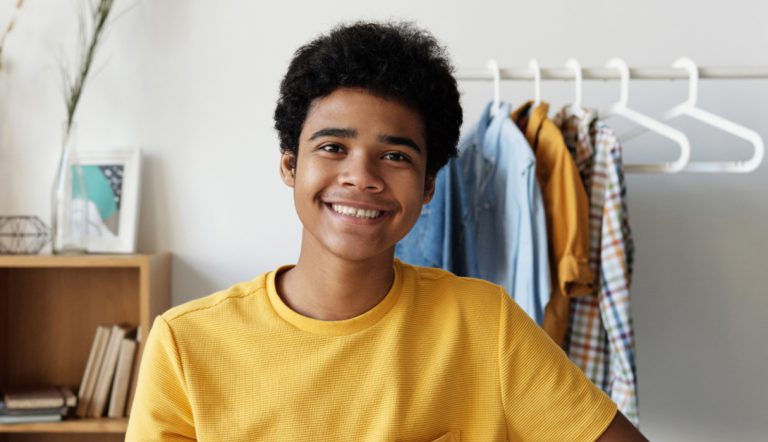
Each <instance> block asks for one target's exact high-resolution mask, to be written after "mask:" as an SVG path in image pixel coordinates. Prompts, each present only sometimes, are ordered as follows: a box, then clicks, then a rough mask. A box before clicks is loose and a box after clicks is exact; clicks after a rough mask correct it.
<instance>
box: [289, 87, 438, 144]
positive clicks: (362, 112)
mask: <svg viewBox="0 0 768 442" xmlns="http://www.w3.org/2000/svg"><path fill="white" fill-rule="evenodd" d="M325 127H344V128H347V129H355V130H357V132H358V133H360V134H361V135H362V136H365V135H366V134H368V135H378V134H380V133H387V134H389V135H398V136H409V137H413V138H418V141H421V144H422V145H423V142H424V123H423V119H422V117H421V115H420V114H419V113H418V112H417V111H415V110H413V109H411V108H410V107H408V106H406V105H404V104H402V103H400V102H398V101H396V100H392V99H387V98H382V97H378V96H376V95H373V94H371V93H370V92H368V91H366V90H365V89H360V88H339V89H336V90H335V91H333V92H332V93H330V94H329V95H326V96H324V97H320V98H317V99H315V100H314V101H313V102H312V104H311V105H310V108H309V111H308V112H307V118H306V120H305V121H304V126H303V128H302V134H301V139H302V140H306V139H307V138H308V137H309V136H310V135H311V134H312V133H313V132H314V131H316V130H318V129H323V128H325Z"/></svg>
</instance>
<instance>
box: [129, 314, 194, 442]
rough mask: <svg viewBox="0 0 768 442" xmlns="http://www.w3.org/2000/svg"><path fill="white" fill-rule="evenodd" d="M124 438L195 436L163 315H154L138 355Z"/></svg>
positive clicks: (181, 373) (181, 374) (180, 371)
mask: <svg viewBox="0 0 768 442" xmlns="http://www.w3.org/2000/svg"><path fill="white" fill-rule="evenodd" d="M125 440H126V441H145V440H157V441H189V440H196V437H195V425H194V419H193V417H192V408H191V406H190V404H189V399H188V396H187V389H186V383H185V381H184V371H183V367H182V366H181V362H180V359H179V354H178V349H177V347H176V341H175V339H174V337H173V332H172V330H171V328H170V326H169V325H168V323H167V322H166V321H165V320H164V319H163V318H162V316H158V317H157V318H156V319H155V322H154V324H153V325H152V329H151V330H150V332H149V337H148V339H147V342H146V345H145V348H144V353H143V355H142V357H141V367H140V369H139V377H138V381H137V386H136V395H135V397H134V400H133V407H132V408H131V414H130V418H129V421H128V430H127V433H126V438H125Z"/></svg>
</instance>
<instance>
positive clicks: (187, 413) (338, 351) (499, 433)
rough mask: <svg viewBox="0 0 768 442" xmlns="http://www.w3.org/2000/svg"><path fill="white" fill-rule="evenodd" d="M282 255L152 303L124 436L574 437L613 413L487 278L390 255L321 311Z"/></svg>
mask: <svg viewBox="0 0 768 442" xmlns="http://www.w3.org/2000/svg"><path fill="white" fill-rule="evenodd" d="M285 268H286V267H283V268H281V269H278V270H275V271H272V272H269V273H266V274H264V275H261V276H259V277H258V278H256V279H255V280H253V281H251V282H246V283H241V284H239V285H235V286H233V287H231V288H229V289H228V290H225V291H222V292H219V293H215V294H213V295H211V296H208V297H205V298H201V299H198V300H194V301H191V302H188V303H186V304H183V305H180V306H177V307H174V308H172V309H170V310H168V311H167V312H166V313H164V314H163V315H161V316H160V317H158V318H156V320H155V323H154V326H153V327H152V330H151V331H150V334H149V339H148V341H147V342H146V347H145V349H144V354H143V357H142V363H141V369H140V372H139V379H138V387H137V391H136V396H135V399H134V403H133V408H132V410H131V417H130V421H129V423H128V433H127V438H126V440H128V441H147V440H190V439H199V440H205V441H225V440H226V441H241V440H242V441H254V440H268V441H292V442H293V441H303V440H311V441H414V442H415V441H435V440H441V441H443V440H446V441H448V440H461V441H483V442H487V441H503V440H535V441H547V440H552V441H563V440H569V441H580V440H594V439H596V438H597V437H598V436H599V435H600V434H602V432H603V431H604V430H605V429H606V428H607V426H608V424H609V423H610V422H611V420H612V419H613V417H614V416H615V413H616V406H615V405H614V403H613V402H611V400H610V398H609V397H608V396H606V395H605V394H604V393H603V392H602V391H600V390H599V389H598V388H596V387H595V386H594V385H593V384H592V383H591V382H590V381H589V380H588V379H587V378H586V377H585V376H584V375H583V374H582V372H581V370H579V369H578V368H577V367H576V366H575V365H573V364H572V363H571V362H570V361H569V360H568V358H567V357H566V355H565V354H564V353H563V351H562V350H561V349H560V348H559V347H557V345H555V344H554V343H553V342H552V340H551V339H549V337H547V335H546V334H545V333H544V332H543V331H542V330H541V329H540V328H539V327H538V326H536V324H535V323H534V322H533V321H532V320H531V319H530V318H528V316H527V315H526V314H525V313H524V312H523V311H522V310H521V309H520V308H519V307H518V306H517V305H516V304H515V303H514V301H513V300H511V299H510V298H509V296H507V294H506V293H504V291H503V289H502V288H501V287H499V286H497V285H494V284H491V283H488V282H485V281H480V280H477V279H471V278H460V277H457V276H455V275H453V274H451V273H448V272H445V271H442V270H438V269H430V268H423V267H414V266H410V265H408V264H404V263H402V262H400V261H398V260H395V262H394V269H395V280H394V283H393V285H392V288H391V289H390V291H389V293H388V294H387V295H386V296H385V298H384V299H383V300H382V301H381V302H380V303H379V304H378V305H376V306H375V307H374V308H372V309H371V310H369V311H367V312H366V313H363V314H362V315H360V316H357V317H355V318H351V319H347V320H343V321H320V320H316V319H311V318H307V317H305V316H302V315H300V314H298V313H296V312H294V311H293V310H291V309H290V308H289V307H288V306H286V305H285V304H284V303H283V301H282V300H281V299H280V296H279V295H278V294H277V291H276V290H275V275H276V274H277V272H279V271H281V270H283V269H285Z"/></svg>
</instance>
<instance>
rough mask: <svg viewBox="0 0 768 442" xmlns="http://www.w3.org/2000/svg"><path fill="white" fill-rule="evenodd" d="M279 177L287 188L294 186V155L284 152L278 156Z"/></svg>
mask: <svg viewBox="0 0 768 442" xmlns="http://www.w3.org/2000/svg"><path fill="white" fill-rule="evenodd" d="M280 177H281V178H282V179H283V182H284V183H285V185H286V186H288V187H293V186H294V185H295V184H296V154H294V153H293V152H291V151H288V150H286V151H285V152H283V153H282V155H280Z"/></svg>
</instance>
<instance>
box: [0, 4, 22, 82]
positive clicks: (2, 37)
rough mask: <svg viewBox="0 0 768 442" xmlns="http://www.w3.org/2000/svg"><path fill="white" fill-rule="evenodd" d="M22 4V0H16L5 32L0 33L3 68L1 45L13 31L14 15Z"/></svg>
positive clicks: (0, 56)
mask: <svg viewBox="0 0 768 442" xmlns="http://www.w3.org/2000/svg"><path fill="white" fill-rule="evenodd" d="M22 5H24V0H16V9H14V11H13V16H12V17H11V21H9V22H8V26H6V28H5V32H3V33H2V35H0V69H3V46H4V45H5V39H6V38H7V37H8V34H10V33H11V31H13V26H14V25H15V24H16V15H17V14H18V13H19V9H21V7H22Z"/></svg>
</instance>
